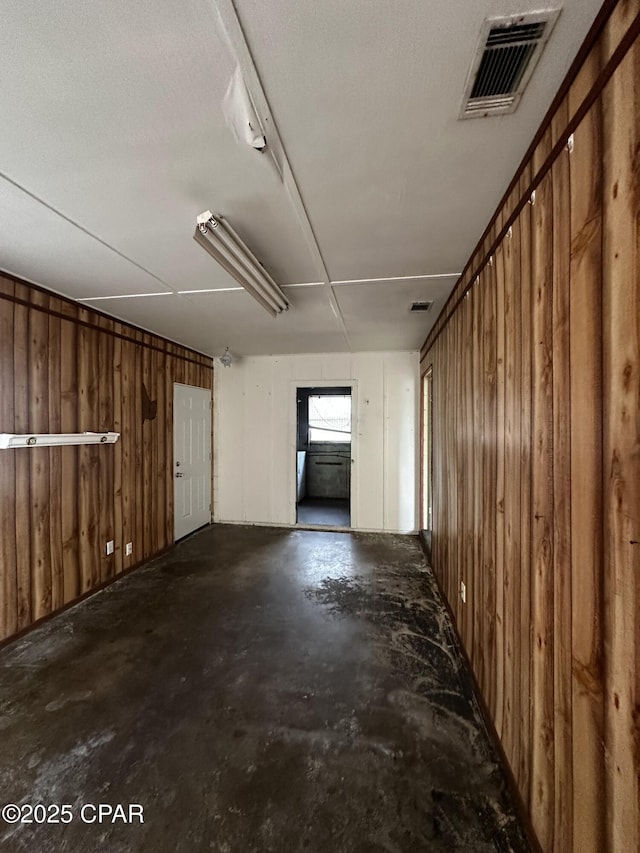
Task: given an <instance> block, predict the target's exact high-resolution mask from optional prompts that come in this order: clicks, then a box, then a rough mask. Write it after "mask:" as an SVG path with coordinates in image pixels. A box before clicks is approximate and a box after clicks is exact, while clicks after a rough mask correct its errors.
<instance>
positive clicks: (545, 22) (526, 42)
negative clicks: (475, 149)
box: [460, 9, 560, 118]
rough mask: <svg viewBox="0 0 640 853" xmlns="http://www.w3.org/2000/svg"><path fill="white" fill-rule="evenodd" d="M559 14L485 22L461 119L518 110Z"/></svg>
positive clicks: (466, 87)
mask: <svg viewBox="0 0 640 853" xmlns="http://www.w3.org/2000/svg"><path fill="white" fill-rule="evenodd" d="M559 14H560V10H559V9H556V10H554V11H546V12H531V13H530V14H526V15H513V16H511V17H509V18H488V19H487V20H486V21H484V23H483V24H482V29H481V30H480V39H479V40H478V48H477V50H476V53H475V56H474V59H473V62H472V64H471V68H470V70H469V75H468V77H467V83H466V86H465V89H464V98H463V100H462V109H461V110H460V118H474V117H483V116H489V115H505V114H506V113H512V112H514V111H515V110H516V108H517V106H518V104H519V103H520V99H521V98H522V93H523V92H524V90H525V88H526V86H527V83H528V82H529V79H530V77H531V75H532V74H533V70H534V68H535V67H536V64H537V62H538V60H539V59H540V54H541V53H542V51H543V49H544V46H545V44H546V43H547V41H548V40H549V36H550V35H551V31H552V30H553V27H554V24H555V22H556V20H557V18H558V15H559Z"/></svg>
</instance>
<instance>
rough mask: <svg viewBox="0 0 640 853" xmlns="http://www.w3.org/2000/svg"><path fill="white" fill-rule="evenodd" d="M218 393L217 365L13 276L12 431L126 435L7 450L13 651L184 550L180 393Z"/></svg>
mask: <svg viewBox="0 0 640 853" xmlns="http://www.w3.org/2000/svg"><path fill="white" fill-rule="evenodd" d="M212 381H213V370H212V364H211V360H210V359H207V358H206V357H205V356H202V355H200V354H198V353H194V352H191V351H190V350H187V349H185V348H183V347H180V346H177V345H175V344H172V343H170V342H168V341H165V340H163V339H161V338H158V337H156V336H154V335H151V334H147V333H145V332H143V331H140V330H139V329H135V328H133V327H130V326H127V325H125V324H123V323H120V322H117V321H115V320H111V319H109V318H107V317H105V316H103V315H101V314H99V313H97V312H94V311H90V310H88V309H85V308H83V307H82V306H81V305H79V304H78V303H76V302H70V301H68V300H65V299H63V298H61V297H59V296H56V295H53V294H50V293H48V292H45V291H42V290H39V289H36V288H33V287H30V286H29V285H26V284H24V283H22V282H20V281H18V280H15V279H12V278H9V277H6V276H1V275H0V432H10V433H13V432H15V433H28V432H82V431H84V430H94V431H103V430H115V431H116V432H119V433H121V436H120V439H119V441H118V442H117V443H116V444H114V445H86V446H72V447H53V448H46V447H41V448H37V447H35V448H21V449H17V450H4V451H0V594H1V595H2V600H1V602H0V640H2V639H4V638H7V637H10V636H11V635H13V634H15V633H16V632H18V631H21V630H23V629H25V628H26V627H28V626H29V625H30V624H31V623H33V622H35V621H36V620H38V619H41V618H43V617H45V616H48V615H49V614H50V613H53V612H54V611H56V610H58V609H59V608H60V607H62V606H64V605H66V604H68V603H69V602H72V601H74V600H75V599H77V598H78V597H79V596H81V595H83V594H85V593H87V592H88V591H90V590H92V589H94V588H96V587H97V586H99V585H101V584H103V583H105V582H106V581H109V580H111V579H112V578H114V577H115V576H117V575H118V574H120V573H121V572H122V571H123V570H126V569H129V568H132V567H133V566H135V565H136V564H138V563H140V562H142V561H143V560H147V559H149V558H150V557H152V556H153V555H154V554H157V553H158V552H159V551H162V550H163V549H164V548H166V547H167V546H168V545H170V544H171V543H172V542H173V470H172V466H173V383H174V382H184V383H186V384H189V385H198V386H201V387H205V388H211V387H212ZM143 384H144V386H145V387H146V389H147V391H148V393H149V397H150V398H151V400H153V401H157V414H156V416H155V418H154V419H153V420H143V410H142V401H143ZM110 539H114V540H115V553H114V554H113V555H112V556H109V557H107V556H106V551H105V546H106V542H107V541H108V540H110ZM127 542H132V543H133V553H132V554H131V556H125V553H124V551H125V543H127Z"/></svg>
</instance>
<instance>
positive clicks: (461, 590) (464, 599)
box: [460, 581, 467, 604]
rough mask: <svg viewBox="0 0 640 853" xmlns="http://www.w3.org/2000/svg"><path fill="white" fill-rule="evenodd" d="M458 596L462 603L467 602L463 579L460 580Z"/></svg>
mask: <svg viewBox="0 0 640 853" xmlns="http://www.w3.org/2000/svg"><path fill="white" fill-rule="evenodd" d="M460 598H461V599H462V603H463V604H466V603H467V587H466V584H465V582H464V581H460Z"/></svg>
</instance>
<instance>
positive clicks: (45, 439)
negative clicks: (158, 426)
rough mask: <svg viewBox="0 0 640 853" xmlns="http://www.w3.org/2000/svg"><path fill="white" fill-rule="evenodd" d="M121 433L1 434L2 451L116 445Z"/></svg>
mask: <svg viewBox="0 0 640 853" xmlns="http://www.w3.org/2000/svg"><path fill="white" fill-rule="evenodd" d="M119 438H120V433H119V432H59V433H31V434H28V433H27V434H26V435H14V434H13V433H10V432H2V433H0V450H9V449H11V448H12V447H62V446H64V445H71V444H115V443H116V441H117V440H118V439H119Z"/></svg>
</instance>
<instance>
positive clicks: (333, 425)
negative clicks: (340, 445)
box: [309, 395, 351, 443]
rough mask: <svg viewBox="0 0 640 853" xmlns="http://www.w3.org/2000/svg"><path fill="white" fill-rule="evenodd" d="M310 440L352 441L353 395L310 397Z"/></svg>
mask: <svg viewBox="0 0 640 853" xmlns="http://www.w3.org/2000/svg"><path fill="white" fill-rule="evenodd" d="M309 441H310V442H313V441H330V442H332V443H337V442H344V443H347V442H350V441H351V397H350V396H348V395H341V396H327V397H321V396H311V397H309Z"/></svg>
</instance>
